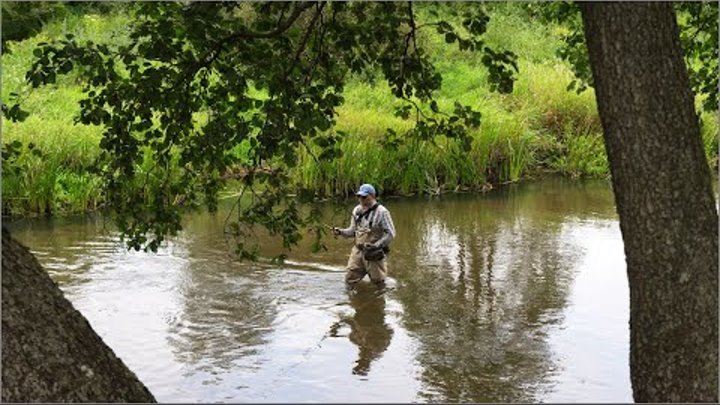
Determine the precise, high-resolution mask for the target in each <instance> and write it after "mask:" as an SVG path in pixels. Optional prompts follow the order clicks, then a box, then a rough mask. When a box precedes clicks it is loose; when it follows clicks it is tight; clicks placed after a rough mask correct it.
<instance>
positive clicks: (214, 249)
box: [168, 215, 276, 372]
mask: <svg viewBox="0 0 720 405" xmlns="http://www.w3.org/2000/svg"><path fill="white" fill-rule="evenodd" d="M221 219H223V218H219V217H213V216H207V215H202V216H196V217H193V218H192V220H191V221H190V222H189V224H188V226H187V227H186V232H185V234H186V235H187V239H186V241H185V242H186V247H187V250H188V257H189V260H188V264H187V265H186V266H185V268H184V269H182V270H181V271H180V273H181V274H182V277H181V282H180V286H179V300H180V301H181V308H182V310H181V311H180V313H179V314H177V317H176V318H175V319H171V320H170V327H169V331H168V341H169V343H170V346H171V347H172V349H173V352H174V354H175V355H176V357H177V359H178V360H179V361H180V362H181V363H184V364H191V365H194V366H196V367H197V369H198V370H202V371H208V372H216V371H218V370H224V371H228V370H230V369H232V368H233V367H237V366H238V364H237V363H239V362H243V367H245V368H247V367H253V361H254V359H253V356H254V355H257V354H258V349H259V348H260V347H262V345H264V344H265V343H266V339H265V338H266V334H267V333H268V332H269V331H270V329H271V328H270V325H271V323H272V321H273V319H274V318H275V314H276V306H275V299H276V297H275V296H273V294H272V292H271V291H270V289H268V288H267V286H268V284H269V280H268V278H269V277H268V275H267V272H265V271H262V270H257V269H253V267H252V266H251V265H249V264H248V263H245V264H243V265H239V264H238V263H237V262H235V261H234V260H233V259H232V257H231V256H230V255H229V254H228V251H227V246H226V244H225V242H224V239H223V235H221V234H219V233H218V229H221V228H219V227H218V226H219V223H218V222H219V221H220V220H221Z"/></svg>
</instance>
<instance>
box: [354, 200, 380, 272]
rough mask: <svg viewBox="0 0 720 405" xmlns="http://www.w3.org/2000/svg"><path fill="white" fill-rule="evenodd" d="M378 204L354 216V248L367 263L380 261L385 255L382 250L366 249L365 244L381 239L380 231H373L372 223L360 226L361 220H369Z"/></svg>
mask: <svg viewBox="0 0 720 405" xmlns="http://www.w3.org/2000/svg"><path fill="white" fill-rule="evenodd" d="M379 206H380V204H377V203H376V204H374V205H373V206H372V207H370V208H368V209H367V210H365V212H361V213H359V214H357V215H356V216H355V247H357V249H358V250H360V251H362V252H363V258H364V259H365V260H369V261H378V260H382V259H383V258H384V257H385V253H387V252H386V251H385V250H384V249H383V248H377V249H366V248H365V244H366V243H374V242H377V241H378V240H380V238H382V234H383V231H382V229H373V227H372V225H373V221H372V220H370V221H368V223H367V225H366V226H364V225H360V223H361V221H362V220H363V218H369V217H370V214H371V213H372V212H373V211H375V210H376V209H377V208H378V207H379Z"/></svg>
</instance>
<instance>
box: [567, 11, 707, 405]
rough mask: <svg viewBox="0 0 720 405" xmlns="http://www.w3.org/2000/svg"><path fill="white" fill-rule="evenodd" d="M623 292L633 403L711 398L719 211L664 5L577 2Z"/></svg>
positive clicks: (670, 14) (672, 21)
mask: <svg viewBox="0 0 720 405" xmlns="http://www.w3.org/2000/svg"><path fill="white" fill-rule="evenodd" d="M579 4H580V8H581V10H582V15H583V21H584V25H585V38H586V41H587V46H588V51H589V56H590V64H591V68H592V72H593V80H594V84H595V92H596V97H597V104H598V110H599V112H600V118H601V121H602V125H603V130H604V137H605V145H606V150H607V154H608V159H609V162H610V170H611V175H612V184H613V190H614V194H615V202H616V205H617V210H618V215H619V217H620V228H621V231H622V236H623V241H624V244H625V256H626V260H627V271H628V281H629V286H630V375H631V380H632V387H633V396H634V399H635V401H637V402H699V401H702V402H717V401H718V215H717V210H716V206H715V199H714V197H713V192H712V185H711V176H710V169H709V167H708V164H707V161H706V159H705V156H704V153H703V147H702V143H701V138H700V129H699V123H698V118H697V116H696V113H695V109H694V96H693V94H692V92H691V90H690V82H689V79H688V74H687V71H686V68H685V63H684V61H683V57H682V50H681V46H680V42H679V32H678V27H677V24H676V20H675V18H676V17H675V13H674V11H673V8H672V3H635V2H628V3H619V2H613V3H579Z"/></svg>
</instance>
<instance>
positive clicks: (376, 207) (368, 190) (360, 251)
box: [332, 184, 395, 288]
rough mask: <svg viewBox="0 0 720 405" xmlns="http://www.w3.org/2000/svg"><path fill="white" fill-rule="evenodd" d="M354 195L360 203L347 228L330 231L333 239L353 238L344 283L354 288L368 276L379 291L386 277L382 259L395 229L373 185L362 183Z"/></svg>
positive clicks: (384, 263) (385, 266) (385, 267)
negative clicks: (339, 237)
mask: <svg viewBox="0 0 720 405" xmlns="http://www.w3.org/2000/svg"><path fill="white" fill-rule="evenodd" d="M355 195H356V196H357V197H358V199H359V201H360V204H358V205H357V206H356V207H355V208H354V209H353V211H352V215H351V217H350V227H349V228H345V229H340V228H335V227H333V228H332V232H333V234H334V235H336V236H337V235H339V236H343V237H345V238H355V244H354V245H353V247H352V251H351V252H350V258H349V259H348V265H347V271H346V272H345V282H346V283H347V284H348V286H349V287H350V288H353V287H354V286H355V285H356V284H357V283H358V282H360V280H362V279H363V277H365V274H367V275H369V276H370V281H372V282H373V283H375V285H377V286H378V287H381V288H382V287H383V286H384V285H385V278H386V277H387V263H386V259H385V256H386V254H387V252H389V250H390V249H389V246H390V241H392V240H393V238H394V237H395V226H394V225H393V221H392V218H391V217H390V211H388V210H387V208H385V207H384V206H382V205H381V204H380V203H378V202H377V200H376V199H375V198H376V194H375V188H374V187H373V186H371V185H370V184H363V185H362V186H360V189H358V191H357V193H355Z"/></svg>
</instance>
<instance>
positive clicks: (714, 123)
mask: <svg viewBox="0 0 720 405" xmlns="http://www.w3.org/2000/svg"><path fill="white" fill-rule="evenodd" d="M478 6H483V5H481V4H479V3H478ZM485 6H486V7H487V8H488V10H490V11H491V13H492V19H491V21H490V23H489V24H488V29H487V33H486V34H485V41H486V44H487V45H488V46H491V47H492V48H494V49H497V50H512V51H514V52H515V53H517V55H518V64H519V68H520V72H519V73H518V74H517V75H516V77H517V81H516V83H515V86H514V91H513V93H512V94H508V95H503V94H498V93H492V92H490V91H489V86H488V83H487V71H486V69H485V67H484V66H483V65H482V63H480V57H479V54H478V53H473V52H465V51H460V50H459V49H457V46H455V45H453V46H447V45H446V44H445V41H444V38H443V37H442V36H440V35H437V33H435V31H434V29H432V28H429V29H424V30H423V31H422V34H421V36H420V38H419V41H420V43H421V44H423V45H424V46H426V47H427V49H428V50H429V52H428V54H429V56H430V57H431V59H432V60H433V62H434V63H435V66H436V68H437V70H438V71H439V72H440V73H442V75H443V82H442V88H441V89H440V90H439V91H437V92H436V94H434V97H435V99H436V101H437V103H438V105H439V106H440V108H441V109H442V110H444V111H446V112H450V111H452V108H453V104H454V103H455V102H456V101H457V102H460V103H463V104H466V105H469V106H471V107H473V108H474V109H475V110H477V111H480V112H481V113H482V123H481V126H480V127H479V128H478V129H476V130H472V131H471V136H472V138H473V142H472V145H471V149H470V150H469V151H464V150H462V149H461V148H460V147H459V145H458V144H457V143H456V142H455V141H454V140H452V139H447V138H445V137H443V136H440V137H438V138H437V139H436V140H435V142H434V143H431V142H426V141H419V140H408V141H406V142H405V143H404V144H403V145H400V146H399V147H398V148H388V147H385V146H383V145H382V141H383V140H384V137H385V134H386V131H387V129H392V130H394V131H395V132H397V133H404V132H406V131H408V130H409V129H411V128H412V125H413V122H412V120H407V121H406V120H402V119H400V118H398V117H396V116H395V115H394V110H395V108H396V107H398V106H400V105H402V101H400V100H398V99H396V98H395V97H394V96H392V94H391V93H390V91H389V88H388V86H387V83H385V82H384V81H383V80H382V78H381V77H380V75H372V74H365V75H361V76H358V77H352V78H351V79H350V81H349V83H348V84H347V86H346V88H345V92H344V98H345V103H344V105H343V106H341V107H340V108H339V109H338V119H337V126H336V127H335V128H333V129H331V131H342V132H343V133H345V134H346V135H345V137H344V138H343V140H342V141H341V143H340V145H339V148H340V149H341V151H342V156H340V157H338V158H336V159H332V160H329V161H317V160H316V159H314V157H313V156H312V155H311V154H310V153H308V152H307V151H305V150H304V149H300V154H301V156H300V162H299V165H298V166H297V167H296V168H295V169H293V171H292V176H293V179H294V181H295V182H296V183H297V184H298V185H303V186H305V187H311V188H314V189H316V190H318V191H319V192H321V193H322V194H325V195H328V196H330V195H348V194H350V193H352V192H353V191H354V190H355V189H356V187H357V186H358V184H361V183H365V182H371V183H374V184H375V185H376V186H377V187H378V189H380V190H381V192H383V193H396V194H413V193H431V194H435V193H444V192H452V191H457V190H485V189H488V188H489V187H491V185H494V184H500V183H505V182H513V181H517V180H519V179H522V178H523V177H526V176H529V175H534V174H535V173H537V172H540V171H548V170H550V171H555V172H559V173H563V174H566V175H569V176H573V177H578V176H599V177H602V176H607V175H608V164H607V157H606V155H605V150H604V144H603V139H602V128H601V125H600V120H599V117H598V114H597V109H596V105H595V96H594V93H593V91H592V89H589V90H587V91H585V92H583V93H581V94H577V93H575V92H569V91H567V86H568V84H569V83H570V81H571V80H572V79H573V75H572V72H571V71H570V69H569V67H568V66H567V64H565V63H564V62H561V61H559V60H557V59H556V57H555V49H556V48H557V46H558V45H559V35H558V30H557V27H553V26H543V25H541V24H539V23H536V22H534V21H532V20H531V19H529V18H527V16H526V15H525V14H524V13H523V11H522V9H523V4H521V3H508V4H505V3H493V4H487V5H485ZM423 7H425V5H421V4H418V5H417V9H418V10H419V14H420V17H421V18H420V20H422V18H430V17H429V16H428V14H427V13H425V11H423ZM131 21H132V16H131V15H130V14H129V13H128V12H120V13H114V14H110V15H104V16H100V15H84V16H82V15H80V16H78V15H72V14H68V15H67V16H66V17H65V18H63V19H62V20H59V21H55V22H52V23H50V24H49V25H48V26H47V27H46V29H45V30H44V31H43V32H42V33H40V34H39V35H37V36H35V37H33V38H30V39H27V40H25V41H22V42H20V43H11V44H10V45H11V47H12V53H10V54H4V55H3V56H2V62H3V71H2V82H3V86H2V95H3V99H4V100H8V97H9V95H10V93H11V92H13V93H18V94H19V95H20V98H21V100H22V105H23V108H24V109H26V110H28V111H29V112H30V113H31V115H30V117H29V118H28V119H27V120H26V121H25V122H22V123H12V122H8V121H7V120H3V128H2V129H3V134H2V138H3V142H6V143H7V142H12V141H14V140H19V141H21V142H23V143H25V144H27V143H33V144H34V145H36V149H37V150H39V151H40V152H41V154H42V156H41V157H38V156H34V155H32V154H24V155H23V156H21V157H20V161H19V163H20V164H21V166H22V168H23V170H22V171H21V172H20V173H19V174H17V175H14V174H12V173H3V179H2V187H3V189H2V196H3V213H12V214H28V213H44V212H51V213H70V212H83V211H87V210H93V209H96V208H98V207H99V206H101V205H102V204H103V203H104V201H103V200H102V195H101V182H100V179H99V178H97V177H96V176H95V175H94V174H91V173H90V172H89V171H88V167H89V165H90V164H91V163H92V162H93V160H94V159H95V158H96V157H97V156H98V154H99V140H100V137H101V132H102V129H101V128H100V127H93V126H84V125H75V124H74V117H75V116H76V115H77V113H78V109H79V107H78V101H79V100H80V99H81V98H82V97H83V94H82V91H81V86H80V83H79V82H78V79H77V76H75V75H69V76H59V77H58V81H57V83H56V84H53V85H48V86H45V87H42V88H39V89H30V88H29V86H28V85H26V84H25V82H24V76H25V71H26V70H27V69H28V68H29V66H30V63H31V61H32V52H33V49H34V47H35V46H36V45H37V44H38V43H40V42H44V41H48V40H50V39H52V38H59V37H61V36H64V35H65V34H67V33H73V34H74V35H75V37H76V39H77V40H78V41H79V42H81V43H82V42H84V41H86V40H92V41H94V42H103V41H113V42H115V43H118V41H127V40H128V37H127V32H128V27H129V25H130V22H131ZM256 95H258V96H260V95H261V94H259V93H258V94H256ZM702 117H703V126H702V137H703V145H704V148H705V152H706V155H707V157H708V159H709V162H710V163H711V165H712V167H713V169H715V170H716V169H717V164H718V158H717V156H718V117H717V114H707V113H703V115H702ZM195 118H196V124H197V125H198V127H199V126H201V125H202V124H203V123H204V122H205V121H206V120H207V116H206V114H205V113H198V114H196V116H195ZM248 147H249V146H248V144H242V145H239V146H238V147H236V148H235V151H234V153H236V154H237V155H238V156H240V157H241V156H243V154H246V153H247V150H248ZM310 149H311V150H314V151H315V152H318V150H317V148H314V147H312V146H311V147H310ZM315 155H317V153H315ZM151 163H152V162H148V161H146V162H145V163H144V164H142V165H140V167H139V168H138V170H140V172H143V173H145V172H146V171H147V170H150V165H151ZM230 187H232V186H230Z"/></svg>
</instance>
